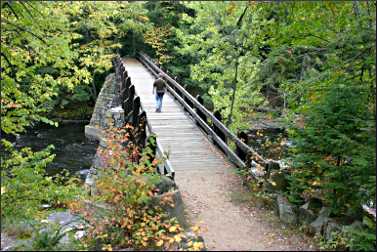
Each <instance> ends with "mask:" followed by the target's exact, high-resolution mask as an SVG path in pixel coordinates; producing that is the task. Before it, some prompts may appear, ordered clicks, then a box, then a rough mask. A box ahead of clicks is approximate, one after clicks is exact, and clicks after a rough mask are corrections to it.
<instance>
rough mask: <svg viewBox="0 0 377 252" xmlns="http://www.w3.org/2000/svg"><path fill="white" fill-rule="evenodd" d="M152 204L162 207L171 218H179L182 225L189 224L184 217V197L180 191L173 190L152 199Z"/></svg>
mask: <svg viewBox="0 0 377 252" xmlns="http://www.w3.org/2000/svg"><path fill="white" fill-rule="evenodd" d="M152 204H157V205H159V206H161V207H162V209H164V210H165V211H166V213H167V214H168V215H169V217H170V218H174V217H175V218H177V220H178V222H179V223H180V224H181V225H183V226H184V225H186V224H187V223H186V220H185V216H184V206H183V201H182V196H181V193H180V192H179V190H173V191H169V192H165V193H163V194H160V195H157V196H154V197H153V198H152Z"/></svg>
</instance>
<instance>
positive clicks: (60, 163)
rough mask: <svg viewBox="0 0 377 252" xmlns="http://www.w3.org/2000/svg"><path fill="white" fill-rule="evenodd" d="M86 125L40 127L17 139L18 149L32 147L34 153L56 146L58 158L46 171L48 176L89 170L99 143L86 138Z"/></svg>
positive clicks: (55, 152)
mask: <svg viewBox="0 0 377 252" xmlns="http://www.w3.org/2000/svg"><path fill="white" fill-rule="evenodd" d="M84 127H85V125H84V124H79V123H70V124H62V125H60V126H59V127H48V126H44V127H39V128H34V129H30V130H28V131H27V132H26V133H25V134H23V135H20V136H19V137H17V139H16V148H21V147H24V146H28V147H31V148H32V150H33V151H38V150H42V149H44V148H46V147H47V146H48V145H49V144H53V145H54V146H55V150H54V151H53V153H54V154H56V157H55V159H54V161H53V162H52V163H50V164H49V165H48V167H47V169H46V171H47V174H48V175H54V174H56V173H58V172H60V171H62V170H63V169H66V170H68V171H69V172H70V173H71V174H73V173H75V172H78V171H81V170H86V169H89V168H90V166H91V164H92V159H93V157H94V154H95V152H96V149H97V143H95V142H91V141H89V140H87V139H86V138H85V134H84Z"/></svg>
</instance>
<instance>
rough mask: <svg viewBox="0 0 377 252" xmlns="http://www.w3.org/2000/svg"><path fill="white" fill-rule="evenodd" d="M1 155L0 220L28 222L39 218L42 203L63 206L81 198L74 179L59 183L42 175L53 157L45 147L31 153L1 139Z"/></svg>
mask: <svg viewBox="0 0 377 252" xmlns="http://www.w3.org/2000/svg"><path fill="white" fill-rule="evenodd" d="M2 145H3V147H4V153H3V154H2V157H1V158H2V160H1V163H2V167H1V199H2V201H1V217H2V218H4V220H5V221H8V220H11V219H17V220H28V219H33V218H38V216H39V217H41V216H42V215H43V214H44V213H45V212H43V211H42V209H41V205H42V204H49V205H51V207H52V208H59V207H64V206H65V205H66V203H67V202H69V201H70V200H73V199H75V198H76V197H79V196H80V195H81V190H80V189H79V187H78V186H77V185H76V180H75V179H74V178H72V179H71V180H70V181H68V182H66V183H65V184H62V182H59V178H57V179H55V181H54V180H53V179H52V177H48V176H46V174H45V168H46V166H47V165H48V163H50V162H51V161H52V160H53V158H54V155H51V154H50V152H51V150H52V149H53V147H52V146H49V147H48V148H46V149H45V150H42V151H38V152H32V151H31V149H30V148H23V149H21V150H20V151H17V150H15V149H14V148H13V146H12V145H11V144H10V143H9V142H7V141H6V140H4V139H3V140H2Z"/></svg>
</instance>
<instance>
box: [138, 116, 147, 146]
mask: <svg viewBox="0 0 377 252" xmlns="http://www.w3.org/2000/svg"><path fill="white" fill-rule="evenodd" d="M137 127H138V139H137V144H138V146H140V147H141V148H144V147H145V143H146V140H147V113H146V112H145V111H144V110H143V111H142V112H141V113H140V115H139V124H138V125H137Z"/></svg>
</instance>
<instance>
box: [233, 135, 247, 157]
mask: <svg viewBox="0 0 377 252" xmlns="http://www.w3.org/2000/svg"><path fill="white" fill-rule="evenodd" d="M237 137H238V138H239V139H240V140H241V141H242V142H244V143H245V144H247V143H248V135H247V134H246V133H245V132H243V131H241V132H238V134H237ZM236 155H237V156H238V157H239V158H240V159H241V160H242V161H244V162H245V161H246V157H247V153H246V152H244V151H243V150H242V149H241V148H240V147H239V146H238V145H237V144H236Z"/></svg>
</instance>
